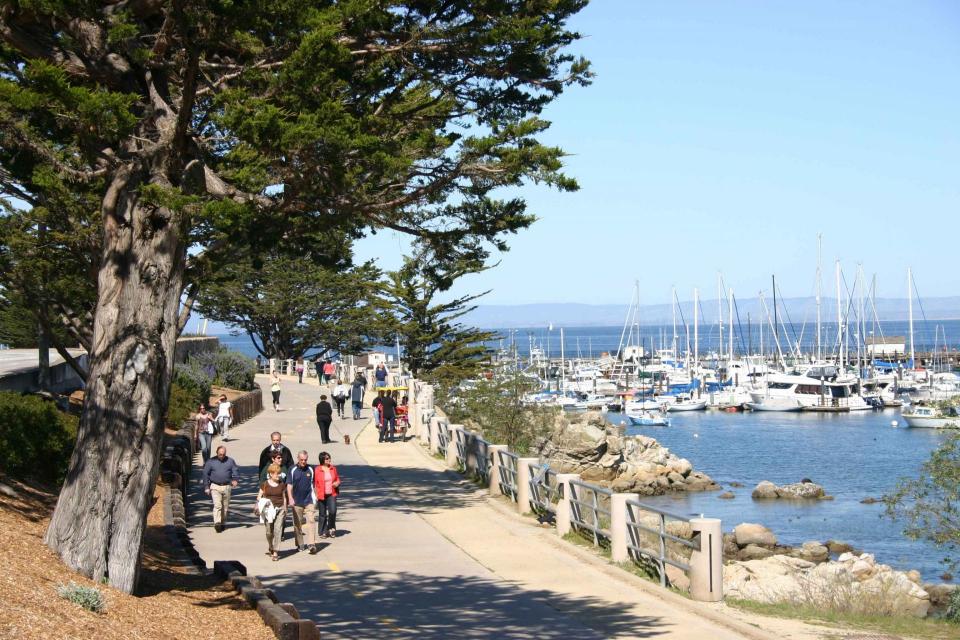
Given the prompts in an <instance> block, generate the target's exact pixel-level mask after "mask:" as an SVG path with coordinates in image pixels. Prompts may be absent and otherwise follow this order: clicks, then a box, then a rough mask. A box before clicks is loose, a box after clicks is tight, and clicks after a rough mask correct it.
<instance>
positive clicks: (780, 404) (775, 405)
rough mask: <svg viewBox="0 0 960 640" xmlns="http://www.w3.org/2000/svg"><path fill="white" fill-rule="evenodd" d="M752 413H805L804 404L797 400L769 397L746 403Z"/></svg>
mask: <svg viewBox="0 0 960 640" xmlns="http://www.w3.org/2000/svg"><path fill="white" fill-rule="evenodd" d="M746 407H747V408H748V409H750V410H751V411H803V404H801V402H800V400H798V399H797V398H780V397H769V398H761V399H760V400H759V401H751V402H747V403H746Z"/></svg>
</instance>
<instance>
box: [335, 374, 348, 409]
mask: <svg viewBox="0 0 960 640" xmlns="http://www.w3.org/2000/svg"><path fill="white" fill-rule="evenodd" d="M349 393H350V391H349V388H348V387H347V385H345V384H343V380H337V386H335V387H334V388H333V403H334V405H335V406H336V408H337V417H338V418H342V417H343V407H344V405H345V404H346V403H347V395H349Z"/></svg>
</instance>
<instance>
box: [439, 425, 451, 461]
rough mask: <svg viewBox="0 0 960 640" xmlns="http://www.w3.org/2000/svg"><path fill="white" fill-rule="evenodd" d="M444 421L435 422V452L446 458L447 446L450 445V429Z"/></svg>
mask: <svg viewBox="0 0 960 640" xmlns="http://www.w3.org/2000/svg"><path fill="white" fill-rule="evenodd" d="M448 424H449V423H447V422H446V421H445V420H443V421H438V422H437V451H439V452H440V455H442V456H443V457H446V456H447V445H449V444H450V429H449V427H448Z"/></svg>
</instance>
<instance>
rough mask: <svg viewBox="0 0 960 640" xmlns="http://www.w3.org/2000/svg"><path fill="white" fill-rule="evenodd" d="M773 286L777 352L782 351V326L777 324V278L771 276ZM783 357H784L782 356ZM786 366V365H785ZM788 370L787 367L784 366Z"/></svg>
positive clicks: (774, 338) (774, 333) (774, 330)
mask: <svg viewBox="0 0 960 640" xmlns="http://www.w3.org/2000/svg"><path fill="white" fill-rule="evenodd" d="M770 282H771V286H772V287H773V341H774V342H775V343H776V345H777V351H778V352H779V351H780V326H779V325H778V324H777V276H775V275H771V276H770ZM781 357H782V356H781ZM783 364H784V365H786V363H783ZM784 368H786V366H784Z"/></svg>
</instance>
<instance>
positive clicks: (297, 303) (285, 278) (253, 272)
mask: <svg viewBox="0 0 960 640" xmlns="http://www.w3.org/2000/svg"><path fill="white" fill-rule="evenodd" d="M380 278H381V272H380V270H379V269H377V268H375V267H374V266H372V265H371V264H363V265H359V266H357V267H348V268H342V269H341V268H334V267H325V266H322V265H318V264H316V263H315V262H313V261H312V260H310V259H309V258H306V257H301V258H294V257H286V256H281V255H276V254H274V255H271V256H269V257H267V258H266V259H263V260H259V259H256V260H255V259H249V258H247V259H243V258H240V259H238V260H236V261H235V262H233V263H232V264H230V265H228V266H227V267H225V268H224V269H221V270H220V271H219V272H218V273H217V275H216V277H215V278H213V279H211V281H210V282H208V283H207V284H205V285H204V287H203V288H202V289H201V291H200V295H199V297H198V300H197V304H198V307H197V308H198V310H199V311H200V312H201V313H202V314H203V315H204V317H207V318H210V319H211V320H219V321H221V322H225V323H227V324H229V325H232V326H234V327H237V328H239V329H242V330H243V331H245V332H246V333H247V334H249V336H250V339H251V341H252V342H253V346H254V348H256V350H257V352H258V353H260V355H262V356H264V357H266V358H281V359H288V358H299V357H301V356H303V355H304V354H305V353H307V352H308V351H319V352H321V353H326V352H343V353H358V352H360V351H363V350H365V349H368V348H370V347H371V346H373V345H376V344H382V343H383V342H384V340H389V339H390V338H389V336H391V335H392V333H391V331H390V324H391V323H390V322H389V313H388V311H387V308H386V303H385V302H384V300H383V298H382V297H381V296H380V295H379V293H378V288H379V287H378V285H379V283H380Z"/></svg>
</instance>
